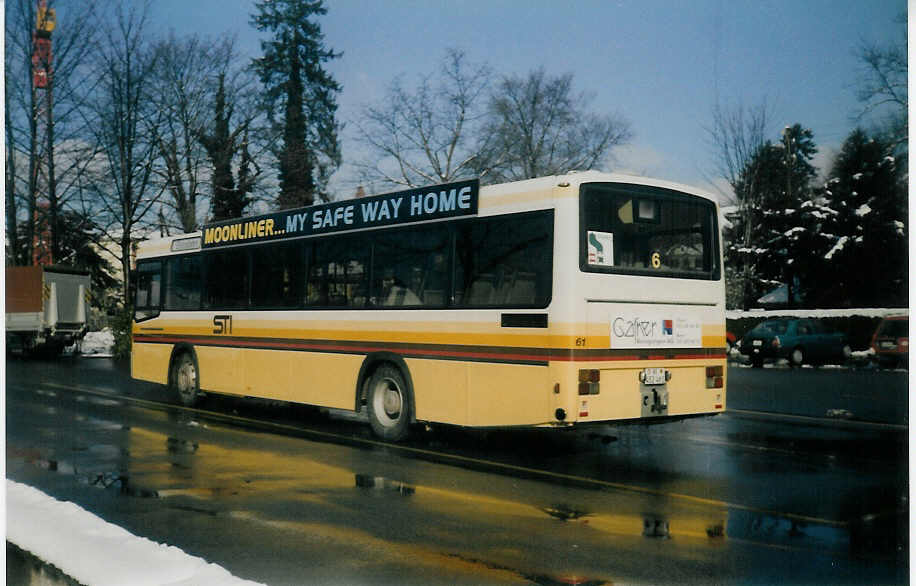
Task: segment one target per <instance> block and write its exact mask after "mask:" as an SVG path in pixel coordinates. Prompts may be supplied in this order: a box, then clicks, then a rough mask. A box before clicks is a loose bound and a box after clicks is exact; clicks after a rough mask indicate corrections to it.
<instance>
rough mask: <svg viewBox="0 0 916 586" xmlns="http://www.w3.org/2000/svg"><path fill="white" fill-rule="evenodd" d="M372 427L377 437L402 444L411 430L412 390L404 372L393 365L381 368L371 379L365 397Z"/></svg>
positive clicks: (384, 365) (385, 365)
mask: <svg viewBox="0 0 916 586" xmlns="http://www.w3.org/2000/svg"><path fill="white" fill-rule="evenodd" d="M366 402H367V406H368V408H369V424H370V425H371V426H372V431H373V432H375V434H376V435H377V436H379V437H380V438H382V439H385V440H388V441H395V442H396V441H400V440H402V439H404V438H406V437H407V433H408V431H409V430H410V419H411V401H410V391H409V390H408V388H407V382H406V381H405V379H404V375H403V373H402V372H401V370H400V369H399V368H397V367H395V366H392V365H390V364H383V365H382V366H380V367H378V369H376V370H375V372H373V373H372V376H370V377H369V388H368V394H367V397H366Z"/></svg>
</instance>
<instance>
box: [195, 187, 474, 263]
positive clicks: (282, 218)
mask: <svg viewBox="0 0 916 586" xmlns="http://www.w3.org/2000/svg"><path fill="white" fill-rule="evenodd" d="M479 190H480V187H479V182H478V180H477V179H468V180H465V181H457V182H454V183H446V184H443V185H433V186H430V187H422V188H416V189H409V190H406V191H398V192H395V193H386V194H384V195H376V196H373V197H364V198H360V199H350V200H345V201H335V202H331V203H326V204H319V205H314V206H310V207H306V208H298V209H294V210H284V211H282V212H274V213H270V214H265V215H262V216H253V217H250V218H240V219H237V220H227V221H224V222H218V223H215V224H208V225H206V226H204V229H203V247H204V248H214V247H219V246H230V245H235V244H252V243H255V242H263V241H267V240H279V239H283V238H299V237H303V236H317V235H320V234H331V233H334V232H341V231H345V230H359V229H365V228H377V227H382V226H392V225H395V224H409V223H413V222H424V221H428V220H441V219H444V218H453V217H461V216H471V215H476V214H477V204H478V196H479Z"/></svg>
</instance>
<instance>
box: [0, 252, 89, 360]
mask: <svg viewBox="0 0 916 586" xmlns="http://www.w3.org/2000/svg"><path fill="white" fill-rule="evenodd" d="M90 286H91V278H90V276H89V273H87V272H85V271H79V270H75V269H71V268H67V267H52V266H49V267H43V266H32V267H7V268H6V348H7V351H12V352H21V353H23V354H29V353H33V352H44V353H46V354H49V355H57V354H60V352H61V350H63V349H64V347H65V346H70V345H72V344H73V343H75V342H78V341H79V340H81V339H82V338H83V336H84V335H85V334H86V327H87V326H86V317H87V316H88V314H89V290H90Z"/></svg>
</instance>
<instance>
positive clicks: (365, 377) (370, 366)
mask: <svg viewBox="0 0 916 586" xmlns="http://www.w3.org/2000/svg"><path fill="white" fill-rule="evenodd" d="M383 364H391V365H393V366H394V367H396V368H397V369H398V370H400V371H401V374H402V375H403V376H404V382H405V383H406V385H407V389H406V391H407V397H408V399H409V400H410V421H411V423H416V421H417V409H416V406H417V402H416V398H415V394H414V389H413V378H412V377H411V376H410V368H408V367H407V362H405V360H404V357H403V356H401V355H399V354H395V353H393V352H372V353H370V354H368V355H367V356H366V358H365V359H364V360H363V364H362V366H360V368H359V375H358V376H357V377H356V392H355V393H354V394H355V405H354V406H355V411H356V412H357V413H359V412H360V411H362V409H363V406H364V401H365V400H366V397H367V393H368V387H367V383H368V382H369V379H370V378H371V377H372V374H373V373H374V372H375V371H376V370H377V369H378V368H379V367H380V366H382V365H383Z"/></svg>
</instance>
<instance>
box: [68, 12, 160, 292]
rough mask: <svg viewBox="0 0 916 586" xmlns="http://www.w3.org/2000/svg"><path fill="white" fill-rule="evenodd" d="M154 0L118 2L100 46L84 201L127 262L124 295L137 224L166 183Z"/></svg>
mask: <svg viewBox="0 0 916 586" xmlns="http://www.w3.org/2000/svg"><path fill="white" fill-rule="evenodd" d="M148 10H149V4H148V3H146V4H144V6H142V7H140V8H138V7H136V6H134V5H131V6H130V7H129V8H128V9H127V11H126V12H125V10H124V8H123V7H122V6H121V5H117V6H116V9H115V14H114V18H113V22H112V23H111V25H110V26H109V27H108V28H107V29H106V30H105V31H104V36H105V38H104V43H102V44H100V46H99V47H98V66H99V70H98V75H99V76H100V79H101V81H100V84H99V87H98V90H97V92H96V94H95V96H94V100H93V107H92V109H91V116H92V117H91V123H92V124H91V127H92V129H93V132H94V136H93V139H94V141H95V143H96V145H97V148H98V150H99V156H98V157H97V159H96V160H94V161H93V167H92V173H91V174H89V175H88V176H87V185H86V190H87V192H89V193H90V194H91V195H92V196H93V197H92V199H88V198H87V199H86V200H84V201H85V203H86V204H87V205H90V206H94V209H95V212H96V218H97V222H98V223H99V224H100V227H101V229H102V230H103V232H104V233H105V235H106V236H107V237H108V239H109V240H111V241H113V242H115V243H116V244H115V249H114V250H113V251H112V252H113V253H114V254H115V255H116V256H117V257H118V258H119V259H120V261H121V269H122V272H123V281H122V294H123V296H124V300H125V304H126V302H127V300H128V299H129V292H130V286H131V284H130V260H131V250H132V244H133V238H134V236H135V232H136V228H137V226H138V225H139V224H140V222H142V221H143V219H144V217H145V216H146V215H147V213H148V212H149V211H150V209H151V208H152V207H153V206H154V205H155V203H156V202H157V201H158V200H159V198H160V196H161V194H162V187H161V186H160V185H157V184H156V182H155V181H154V179H155V177H154V163H155V160H156V157H157V156H158V142H157V141H156V140H155V136H156V135H155V132H153V129H155V128H158V127H159V125H160V123H161V119H162V117H163V115H164V113H163V112H161V111H159V110H158V109H156V108H155V107H154V104H153V103H152V102H151V100H150V96H149V93H148V90H149V89H150V87H151V84H152V76H153V73H154V68H155V65H156V58H157V54H156V52H155V51H153V50H152V49H151V48H150V46H149V44H148V42H147V38H146V36H145V28H146V19H147V14H148Z"/></svg>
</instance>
